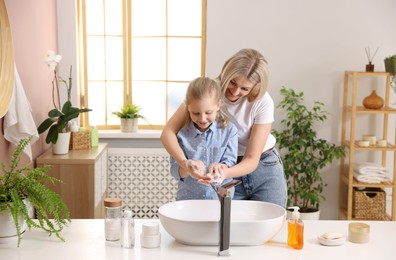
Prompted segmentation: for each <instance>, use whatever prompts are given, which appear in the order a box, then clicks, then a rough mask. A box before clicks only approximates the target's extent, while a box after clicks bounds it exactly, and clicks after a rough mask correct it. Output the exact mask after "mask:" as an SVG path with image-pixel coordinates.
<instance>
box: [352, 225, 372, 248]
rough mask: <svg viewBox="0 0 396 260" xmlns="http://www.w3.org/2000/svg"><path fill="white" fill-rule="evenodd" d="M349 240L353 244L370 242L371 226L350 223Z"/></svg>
mask: <svg viewBox="0 0 396 260" xmlns="http://www.w3.org/2000/svg"><path fill="white" fill-rule="evenodd" d="M348 238H349V241H351V242H353V243H368V242H369V240H370V226H369V225H368V224H365V223H360V222H354V223H350V224H349V228H348Z"/></svg>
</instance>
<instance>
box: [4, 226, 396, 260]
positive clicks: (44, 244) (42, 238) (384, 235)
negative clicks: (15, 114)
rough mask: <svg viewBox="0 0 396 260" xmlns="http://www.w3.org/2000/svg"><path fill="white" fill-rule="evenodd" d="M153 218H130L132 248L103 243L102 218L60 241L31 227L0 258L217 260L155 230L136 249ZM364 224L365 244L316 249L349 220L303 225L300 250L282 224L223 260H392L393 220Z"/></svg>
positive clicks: (71, 229) (208, 249) (206, 249)
mask: <svg viewBox="0 0 396 260" xmlns="http://www.w3.org/2000/svg"><path fill="white" fill-rule="evenodd" d="M152 221H158V220H135V237H136V241H135V247H134V248H133V249H124V248H121V247H120V246H119V243H117V242H106V241H105V239H104V222H103V219H95V220H76V219H75V220H72V223H71V224H70V226H68V227H66V228H65V229H64V230H63V231H62V236H63V237H64V238H65V240H66V242H62V241H60V240H59V239H58V238H57V237H56V236H55V235H52V236H51V237H49V236H48V234H46V233H45V232H43V231H41V230H38V229H32V230H31V231H27V232H26V233H25V234H24V236H23V238H22V241H21V245H20V247H19V248H17V247H16V242H15V243H14V242H12V243H7V244H0V259H1V260H3V259H4V260H18V259H21V260H24V259H29V260H31V259H33V260H34V259H43V260H46V259H55V260H63V259H68V260H90V259H94V260H101V259H111V260H113V259H114V260H119V259H135V260H138V259H169V260H177V259H183V260H194V259H200V260H201V259H218V256H217V252H218V247H217V246H187V245H182V244H180V243H178V242H176V241H175V240H174V239H173V238H172V237H171V236H170V235H169V234H168V233H167V232H166V231H165V230H164V229H163V228H162V226H160V232H161V236H162V239H161V240H162V241H161V247H159V248H155V249H147V248H142V247H141V246H140V232H141V226H142V223H144V222H152ZM363 222H364V223H367V224H369V225H370V242H369V243H366V244H355V243H351V242H349V241H348V240H347V241H346V242H345V244H343V245H341V246H333V247H327V246H322V245H320V244H319V243H318V241H317V236H318V235H321V234H323V233H325V232H328V231H338V232H342V233H344V234H345V235H346V236H347V235H348V223H350V222H349V221H324V220H321V221H313V220H311V221H305V222H304V223H305V232H304V236H305V244H304V248H303V249H302V250H295V249H291V248H289V247H288V246H287V244H286V243H287V225H286V223H285V225H283V228H282V230H281V231H280V232H279V233H278V234H277V235H276V236H275V237H274V238H273V239H272V240H271V241H270V242H268V243H266V244H264V245H262V246H231V247H230V254H231V256H228V257H222V258H225V259H243V260H248V259H249V260H251V259H261V260H263V259H276V260H280V259H298V260H303V259H320V260H322V259H332V260H343V259H356V260H358V259H359V260H362V259H370V260H373V259H380V260H385V259H392V260H393V259H396V222H394V221H392V222H391V221H363Z"/></svg>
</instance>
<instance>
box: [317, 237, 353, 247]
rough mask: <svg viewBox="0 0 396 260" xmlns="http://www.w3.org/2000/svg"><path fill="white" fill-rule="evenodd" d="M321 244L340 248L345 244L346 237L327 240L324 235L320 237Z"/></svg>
mask: <svg viewBox="0 0 396 260" xmlns="http://www.w3.org/2000/svg"><path fill="white" fill-rule="evenodd" d="M318 241H319V244H321V245H324V246H340V245H342V244H344V243H345V241H346V237H345V236H344V235H343V236H342V237H338V238H326V237H324V236H323V235H320V236H318Z"/></svg>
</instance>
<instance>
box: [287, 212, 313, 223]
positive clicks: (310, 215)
mask: <svg viewBox="0 0 396 260" xmlns="http://www.w3.org/2000/svg"><path fill="white" fill-rule="evenodd" d="M292 212H293V211H290V210H287V216H286V218H287V219H291V218H292ZM319 217H320V210H318V211H315V212H302V213H301V212H300V218H301V220H303V221H304V220H319Z"/></svg>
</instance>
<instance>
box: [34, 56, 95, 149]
mask: <svg viewBox="0 0 396 260" xmlns="http://www.w3.org/2000/svg"><path fill="white" fill-rule="evenodd" d="M61 59H62V56H60V55H57V54H55V52H54V51H51V50H50V51H48V52H47V55H46V58H45V61H46V63H47V65H48V67H49V68H50V71H52V72H53V73H54V77H53V79H52V103H53V105H54V108H53V109H52V110H50V111H49V112H48V118H47V119H45V120H44V121H43V122H42V123H41V124H40V125H39V127H38V129H37V130H38V133H39V134H42V133H44V132H45V131H46V130H48V129H49V131H48V134H47V137H46V138H45V142H46V143H47V144H49V143H53V144H55V143H56V142H57V141H58V137H59V134H61V133H70V130H69V122H70V121H71V120H73V119H75V118H78V116H79V115H80V113H84V112H89V111H92V110H91V109H88V108H82V109H80V108H78V107H73V105H72V103H71V101H70V100H71V89H72V78H71V73H72V67H71V66H70V75H69V83H67V82H66V80H64V79H62V78H61V77H59V76H58V70H57V69H58V64H59V62H60V60H61ZM59 84H64V85H65V87H66V90H67V101H66V102H65V103H64V104H63V106H62V108H61V107H60V97H59ZM55 92H56V93H57V94H55ZM56 95H57V98H56V97H55V96H56ZM56 99H57V102H56V101H55V100H56ZM57 104H59V105H57Z"/></svg>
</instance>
